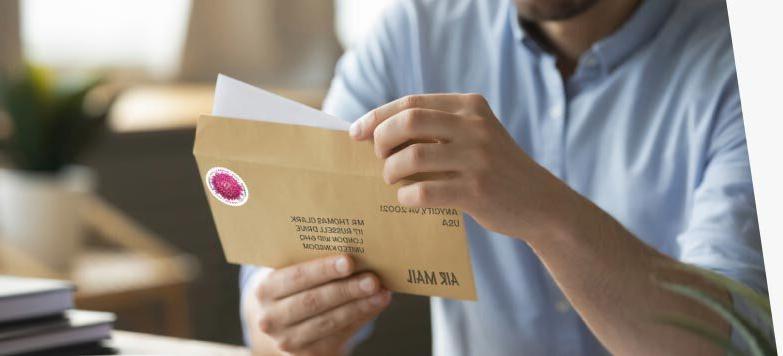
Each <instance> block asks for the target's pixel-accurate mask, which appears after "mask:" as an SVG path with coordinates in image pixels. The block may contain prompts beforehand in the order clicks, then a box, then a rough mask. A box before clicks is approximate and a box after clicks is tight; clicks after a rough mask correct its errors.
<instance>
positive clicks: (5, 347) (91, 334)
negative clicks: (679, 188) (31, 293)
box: [0, 310, 115, 355]
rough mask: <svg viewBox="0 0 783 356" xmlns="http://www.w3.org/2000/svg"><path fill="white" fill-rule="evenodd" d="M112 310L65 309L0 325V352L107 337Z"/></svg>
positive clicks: (33, 348)
mask: <svg viewBox="0 0 783 356" xmlns="http://www.w3.org/2000/svg"><path fill="white" fill-rule="evenodd" d="M114 320H115V317H114V314H112V313H105V312H94V311H84V310H67V311H65V312H63V313H62V314H61V315H59V316H52V317H47V318H38V319H30V320H24V321H21V322H11V323H4V324H2V325H0V355H11V354H18V353H28V352H35V351H41V350H49V349H53V348H58V347H65V346H69V345H78V344H86V343H91V342H97V341H100V340H104V339H107V338H109V337H110V336H111V330H112V324H113V323H114Z"/></svg>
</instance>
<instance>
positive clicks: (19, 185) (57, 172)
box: [0, 66, 111, 269]
mask: <svg viewBox="0 0 783 356" xmlns="http://www.w3.org/2000/svg"><path fill="white" fill-rule="evenodd" d="M98 84H99V80H96V79H94V78H93V79H87V78H85V77H83V76H82V77H63V76H60V77H57V76H54V75H52V73H50V72H48V71H46V70H44V69H42V68H37V67H33V66H27V67H26V68H24V69H23V70H22V71H21V72H20V73H17V75H15V76H9V75H5V76H2V77H0V116H4V119H5V121H6V123H5V124H6V125H5V126H6V127H7V128H8V130H6V131H7V132H6V134H5V135H4V136H5V137H0V152H2V153H4V155H3V156H4V158H5V161H6V166H7V167H2V168H0V243H8V244H11V245H13V246H15V247H17V248H18V249H19V250H20V251H23V252H26V253H27V254H29V255H30V256H31V257H34V258H37V259H39V260H40V261H41V262H44V263H47V264H48V265H49V266H51V267H53V268H58V269H59V268H65V267H67V266H68V263H69V261H71V260H72V257H73V256H74V255H75V254H76V253H78V248H79V246H80V245H81V241H82V235H83V231H82V224H81V222H82V220H81V216H80V208H79V207H80V202H79V199H80V197H81V196H82V195H83V194H85V193H87V192H89V191H91V190H92V189H93V175H92V173H91V171H90V170H89V169H87V168H86V167H83V166H78V165H76V164H75V162H76V160H77V158H78V157H79V155H80V154H81V153H83V152H84V150H85V149H86V148H87V147H88V146H89V145H90V144H91V143H92V142H93V141H94V140H95V139H96V138H97V137H98V136H100V135H101V133H102V132H103V131H104V128H105V121H106V116H107V112H108V108H109V102H110V101H111V100H103V101H101V100H96V97H95V96H94V95H93V94H92V93H93V92H94V90H93V89H95V88H96V86H97V85H98Z"/></svg>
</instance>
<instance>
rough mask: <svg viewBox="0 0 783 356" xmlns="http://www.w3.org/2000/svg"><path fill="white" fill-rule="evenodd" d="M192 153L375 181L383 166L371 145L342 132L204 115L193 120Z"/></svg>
mask: <svg viewBox="0 0 783 356" xmlns="http://www.w3.org/2000/svg"><path fill="white" fill-rule="evenodd" d="M193 154H194V155H196V156H206V157H220V158H225V159H228V160H236V161H245V162H253V163H258V164H264V165H277V166H283V167H288V168H301V169H306V170H316V171H322V172H324V171H325V172H335V173H340V174H351V175H361V176H377V177H380V176H381V174H382V168H383V162H382V160H380V159H378V158H377V157H376V156H375V154H374V153H373V148H372V144H371V143H369V142H356V141H354V140H352V139H351V138H350V137H348V134H347V133H346V132H345V131H337V130H328V129H322V128H315V127H308V126H300V125H290V124H279V123H273V122H265V121H250V120H243V119H232V118H223V117H216V116H210V115H203V116H201V117H200V118H199V120H198V125H197V128H196V140H195V143H194V147H193Z"/></svg>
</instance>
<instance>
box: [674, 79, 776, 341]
mask: <svg viewBox="0 0 783 356" xmlns="http://www.w3.org/2000/svg"><path fill="white" fill-rule="evenodd" d="M716 107H717V108H718V109H717V110H715V112H716V113H717V114H716V116H715V117H714V120H712V124H711V125H710V126H711V131H712V134H711V135H710V141H709V144H707V148H706V157H707V159H706V161H705V162H706V163H705V165H704V168H703V170H702V172H703V174H702V175H701V181H700V183H699V184H698V186H697V187H696V190H695V192H694V200H693V205H692V210H691V216H690V220H689V224H688V226H687V228H686V230H685V231H684V232H683V233H682V234H680V235H679V236H678V237H677V244H678V249H679V256H678V257H679V260H681V261H682V262H685V263H689V264H693V265H696V266H699V267H702V268H705V269H709V270H712V271H714V272H717V273H720V274H723V275H725V276H727V277H729V278H731V279H734V280H736V281H738V282H741V283H743V284H745V285H747V286H749V287H751V288H753V289H754V290H756V291H758V292H762V293H767V280H766V273H765V270H764V259H763V254H762V250H761V239H760V235H759V225H758V220H757V217H756V204H755V197H754V193H753V182H752V180H751V171H750V163H749V160H748V149H747V145H746V140H745V130H744V124H743V119H742V109H741V106H740V99H739V90H738V87H737V82H736V74H733V73H732V75H731V76H730V79H729V80H728V85H726V86H725V87H724V89H723V92H722V93H721V95H720V97H719V99H718V102H717V103H716ZM731 297H732V300H733V304H734V309H735V310H736V311H738V312H739V313H741V314H743V315H744V316H746V317H747V318H749V319H750V320H752V321H755V323H756V324H757V325H759V327H761V328H762V330H764V331H765V332H767V333H769V334H770V335H771V333H772V330H771V328H767V327H765V326H764V325H763V324H761V323H759V319H758V318H757V316H756V315H757V314H756V313H755V312H754V311H752V310H751V309H750V307H749V306H748V304H747V303H746V302H745V301H744V300H742V299H741V298H739V297H738V296H737V295H732V296H731ZM732 341H733V343H734V344H735V345H737V346H739V347H744V343H743V342H742V341H741V338H740V337H739V335H738V334H737V333H736V332H735V331H734V330H733V331H732Z"/></svg>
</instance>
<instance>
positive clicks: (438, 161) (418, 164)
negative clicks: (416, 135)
mask: <svg viewBox="0 0 783 356" xmlns="http://www.w3.org/2000/svg"><path fill="white" fill-rule="evenodd" d="M459 164H460V157H459V155H458V154H457V152H456V148H455V146H453V145H452V144H450V143H414V144H412V145H410V146H407V147H405V148H403V149H402V150H400V151H399V152H396V153H394V154H392V155H391V156H389V157H388V158H386V161H385V162H384V166H383V180H384V181H385V182H386V183H387V184H395V183H397V182H398V181H400V180H401V179H403V178H406V177H409V176H412V175H414V174H418V173H432V172H446V171H455V170H457V168H458V167H459Z"/></svg>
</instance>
